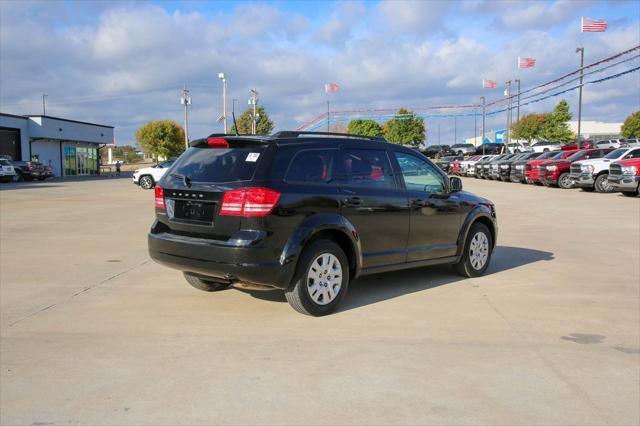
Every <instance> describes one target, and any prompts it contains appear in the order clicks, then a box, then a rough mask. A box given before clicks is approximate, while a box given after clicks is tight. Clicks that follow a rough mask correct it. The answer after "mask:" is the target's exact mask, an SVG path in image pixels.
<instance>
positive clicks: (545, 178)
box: [540, 173, 558, 185]
mask: <svg viewBox="0 0 640 426" xmlns="http://www.w3.org/2000/svg"><path fill="white" fill-rule="evenodd" d="M540 182H541V183H542V184H543V185H557V184H558V175H557V174H556V173H547V174H545V175H542V176H540Z"/></svg>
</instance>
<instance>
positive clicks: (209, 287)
mask: <svg viewBox="0 0 640 426" xmlns="http://www.w3.org/2000/svg"><path fill="white" fill-rule="evenodd" d="M184 278H185V279H186V280H187V282H188V283H189V284H191V286H192V287H194V288H197V289H198V290H202V291H220V290H225V289H227V288H229V284H224V283H217V282H215V281H208V280H205V279H202V278H198V277H196V276H195V275H191V274H190V273H188V272H185V273H184Z"/></svg>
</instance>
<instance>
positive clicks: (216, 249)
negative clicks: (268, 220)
mask: <svg viewBox="0 0 640 426" xmlns="http://www.w3.org/2000/svg"><path fill="white" fill-rule="evenodd" d="M147 241H148V245H149V256H150V257H151V258H152V259H153V260H154V261H156V262H158V263H160V264H162V265H164V266H167V267H169V268H173V269H178V270H180V271H183V272H190V273H193V274H195V275H198V276H202V277H209V278H211V279H213V280H217V281H222V282H228V283H234V282H246V283H252V284H259V285H265V286H269V287H275V288H281V289H285V288H287V287H288V286H289V284H290V283H291V279H292V278H293V273H294V270H295V262H290V263H286V264H284V265H283V264H281V262H280V259H278V258H274V257H273V253H274V250H273V247H266V246H262V247H261V246H253V245H247V246H238V245H235V244H232V243H229V242H227V241H217V240H209V239H204V238H196V237H187V236H182V235H175V234H171V233H167V232H160V233H154V232H153V230H152V232H150V233H149V234H148V236H147Z"/></svg>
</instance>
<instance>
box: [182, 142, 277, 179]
mask: <svg viewBox="0 0 640 426" xmlns="http://www.w3.org/2000/svg"><path fill="white" fill-rule="evenodd" d="M264 151H265V147H264V146H252V147H248V148H224V149H221V148H189V149H188V150H187V151H186V152H185V153H184V154H182V156H180V158H179V159H178V160H177V161H176V164H175V165H174V168H173V170H172V171H171V173H180V174H182V175H185V176H187V177H189V178H190V179H191V180H192V181H193V182H214V183H219V182H238V181H243V180H250V179H251V178H253V174H254V173H255V171H256V166H257V164H258V162H259V160H260V158H261V157H262V153H264Z"/></svg>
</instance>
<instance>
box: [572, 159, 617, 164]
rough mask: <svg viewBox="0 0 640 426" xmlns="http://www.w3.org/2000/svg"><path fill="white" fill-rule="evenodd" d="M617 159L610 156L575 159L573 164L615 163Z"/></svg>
mask: <svg viewBox="0 0 640 426" xmlns="http://www.w3.org/2000/svg"><path fill="white" fill-rule="evenodd" d="M614 161H616V160H610V159H608V158H592V159H590V160H580V161H575V162H574V163H573V164H602V163H613V162H614Z"/></svg>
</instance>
